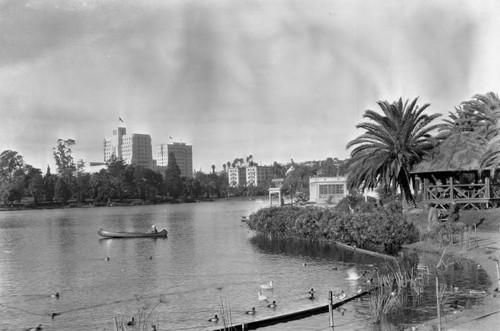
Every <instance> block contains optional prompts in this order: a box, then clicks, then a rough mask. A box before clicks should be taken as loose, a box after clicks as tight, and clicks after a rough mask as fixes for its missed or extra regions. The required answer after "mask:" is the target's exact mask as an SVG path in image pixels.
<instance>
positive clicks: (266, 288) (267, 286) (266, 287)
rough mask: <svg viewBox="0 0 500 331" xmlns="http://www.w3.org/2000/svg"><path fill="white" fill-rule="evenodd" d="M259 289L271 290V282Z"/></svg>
mask: <svg viewBox="0 0 500 331" xmlns="http://www.w3.org/2000/svg"><path fill="white" fill-rule="evenodd" d="M260 288H261V289H263V290H272V289H273V281H272V280H270V281H269V284H262V285H261V286H260Z"/></svg>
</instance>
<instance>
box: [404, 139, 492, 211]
mask: <svg viewBox="0 0 500 331" xmlns="http://www.w3.org/2000/svg"><path fill="white" fill-rule="evenodd" d="M484 152H485V147H484V143H482V141H480V140H478V138H477V136H475V135H474V134H473V133H472V132H462V133H460V134H458V135H454V136H452V137H449V138H448V139H447V140H445V141H443V142H442V143H441V144H440V146H438V147H437V148H436V150H435V151H434V153H433V155H432V156H431V157H430V158H429V159H428V160H425V161H423V162H421V163H420V164H418V165H417V166H416V167H415V169H414V170H413V171H412V175H414V176H416V177H418V178H419V179H420V181H421V187H420V192H421V193H422V195H423V202H424V203H426V204H430V203H433V204H435V205H436V207H438V208H443V209H446V208H448V206H449V204H450V203H451V202H456V203H457V204H459V205H460V208H461V209H484V208H489V207H491V206H493V205H494V204H496V203H498V202H499V201H500V185H499V184H498V183H496V182H495V180H494V179H493V178H491V177H490V172H489V171H482V172H481V171H480V164H479V162H480V159H481V157H482V156H483V154H484Z"/></svg>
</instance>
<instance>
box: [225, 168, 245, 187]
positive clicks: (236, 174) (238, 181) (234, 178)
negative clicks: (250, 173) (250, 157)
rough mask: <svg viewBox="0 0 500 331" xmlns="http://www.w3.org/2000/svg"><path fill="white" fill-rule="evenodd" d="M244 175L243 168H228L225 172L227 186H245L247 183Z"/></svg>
mask: <svg viewBox="0 0 500 331" xmlns="http://www.w3.org/2000/svg"><path fill="white" fill-rule="evenodd" d="M246 174H247V172H246V169H245V168H244V167H234V168H229V169H228V171H227V179H228V181H229V186H231V187H236V186H239V185H245V184H246V181H247V177H246Z"/></svg>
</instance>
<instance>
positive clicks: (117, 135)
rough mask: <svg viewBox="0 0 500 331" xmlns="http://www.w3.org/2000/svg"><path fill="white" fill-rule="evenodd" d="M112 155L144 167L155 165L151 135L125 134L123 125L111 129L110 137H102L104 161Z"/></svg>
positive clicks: (127, 162)
mask: <svg viewBox="0 0 500 331" xmlns="http://www.w3.org/2000/svg"><path fill="white" fill-rule="evenodd" d="M112 156H115V157H116V158H117V159H119V160H123V161H124V162H125V164H136V165H141V166H145V167H148V166H151V165H155V161H154V160H153V153H152V147H151V136H150V135H149V134H138V133H133V134H131V135H127V129H126V128H124V127H118V129H117V130H113V135H112V136H111V137H109V138H105V139H104V162H108V161H109V160H110V159H111V157H112Z"/></svg>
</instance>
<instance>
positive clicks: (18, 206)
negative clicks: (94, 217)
mask: <svg viewBox="0 0 500 331" xmlns="http://www.w3.org/2000/svg"><path fill="white" fill-rule="evenodd" d="M261 198H266V199H267V196H265V197H264V196H253V197H240V196H235V197H223V198H216V197H213V198H207V197H200V198H193V199H191V198H189V199H175V200H174V199H168V200H159V201H154V202H151V201H142V200H138V199H134V200H123V201H110V202H109V203H105V202H97V203H94V202H86V203H76V202H67V203H62V202H52V203H48V202H44V203H39V204H36V205H35V204H33V203H14V204H11V205H0V212H2V211H17V210H39V209H69V208H98V207H133V206H150V205H163V204H178V203H198V202H213V201H217V200H255V199H261Z"/></svg>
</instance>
